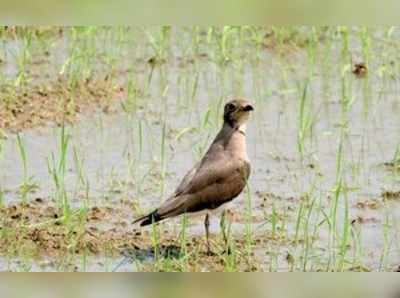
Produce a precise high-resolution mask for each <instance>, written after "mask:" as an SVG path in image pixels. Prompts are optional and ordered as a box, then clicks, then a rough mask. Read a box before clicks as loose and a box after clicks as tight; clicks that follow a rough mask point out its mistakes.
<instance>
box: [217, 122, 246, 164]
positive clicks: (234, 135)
mask: <svg viewBox="0 0 400 298" xmlns="http://www.w3.org/2000/svg"><path fill="white" fill-rule="evenodd" d="M219 139H220V140H221V141H222V142H223V147H224V149H225V150H228V151H231V152H232V153H233V154H234V155H237V156H242V155H243V157H245V156H246V157H247V148H246V124H245V123H242V124H240V125H234V126H231V125H230V124H228V123H224V126H223V127H222V129H221V132H220V134H219Z"/></svg>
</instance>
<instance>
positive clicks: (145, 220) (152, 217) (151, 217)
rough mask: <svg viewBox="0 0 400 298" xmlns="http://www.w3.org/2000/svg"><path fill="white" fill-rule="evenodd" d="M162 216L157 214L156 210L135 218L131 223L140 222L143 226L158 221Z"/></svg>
mask: <svg viewBox="0 0 400 298" xmlns="http://www.w3.org/2000/svg"><path fill="white" fill-rule="evenodd" d="M161 219H162V218H161V216H160V215H159V214H158V212H157V210H155V211H153V212H151V213H150V214H148V215H145V216H142V217H140V218H138V219H136V220H135V221H134V222H133V223H134V224H135V223H138V222H140V226H141V227H144V226H148V225H151V224H152V223H156V222H158V221H160V220H161Z"/></svg>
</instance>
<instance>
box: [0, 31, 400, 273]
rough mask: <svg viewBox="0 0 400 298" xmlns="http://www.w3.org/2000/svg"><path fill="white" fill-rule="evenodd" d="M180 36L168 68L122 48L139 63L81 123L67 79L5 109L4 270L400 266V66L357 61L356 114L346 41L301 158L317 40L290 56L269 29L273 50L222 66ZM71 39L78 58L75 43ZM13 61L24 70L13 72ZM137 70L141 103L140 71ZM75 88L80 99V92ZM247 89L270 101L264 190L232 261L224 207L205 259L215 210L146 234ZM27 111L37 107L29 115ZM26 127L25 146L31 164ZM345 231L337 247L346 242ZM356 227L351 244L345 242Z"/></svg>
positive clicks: (83, 108) (253, 203) (244, 215)
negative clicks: (147, 221) (186, 46)
mask: <svg viewBox="0 0 400 298" xmlns="http://www.w3.org/2000/svg"><path fill="white" fill-rule="evenodd" d="M178 31H179V30H178ZM181 33H182V32H181ZM186 33H187V32H186ZM186 33H185V34H186ZM175 34H176V35H174V37H173V38H172V42H171V43H172V44H173V46H171V49H170V54H169V55H167V57H165V58H163V59H156V58H153V52H152V51H151V50H150V49H151V47H150V46H149V45H148V43H146V42H143V44H146V46H144V45H135V47H133V48H132V49H130V50H131V51H133V52H129V51H128V50H126V51H127V52H124V51H122V50H121V52H120V53H119V54H115V53H112V55H114V56H113V57H117V58H118V59H117V60H118V61H120V62H119V63H121V61H123V62H125V64H129V63H132V65H133V66H132V67H131V68H132V69H130V70H129V68H130V67H128V66H125V67H122V66H121V65H119V64H117V65H119V67H120V68H118V67H117V66H116V68H118V69H120V70H119V71H118V75H116V76H115V79H114V81H113V83H112V84H110V85H108V83H105V82H104V81H101V80H98V78H96V79H93V80H92V83H90V82H88V84H86V85H83V86H80V87H79V88H78V89H75V90H74V93H73V94H74V96H75V101H74V102H73V107H72V108H71V110H72V113H71V115H69V116H70V118H68V117H69V116H68V117H66V114H65V113H66V111H69V110H68V109H65V106H64V107H63V106H62V105H61V106H58V107H57V108H54V106H57V105H58V104H59V99H60V98H63V96H62V95H60V94H63V93H62V92H61V91H59V90H60V89H62V88H64V87H65V86H67V83H66V82H63V81H59V82H58V83H57V84H59V85H57V86H59V87H54V86H55V85H53V83H51V82H52V80H50V81H49V80H46V79H44V80H43V81H41V84H42V85H43V86H47V87H46V88H48V89H47V91H46V92H45V94H47V95H46V96H43V95H41V93H39V90H37V89H35V88H33V87H32V88H33V89H32V90H30V91H29V90H26V91H24V92H26V94H27V96H25V95H24V93H21V92H19V91H18V92H16V94H19V95H18V96H17V98H18V99H17V100H15V101H14V103H13V104H14V106H12V105H11V106H7V107H6V106H4V104H5V103H4V102H1V104H0V115H1V116H2V117H0V123H1V128H2V129H3V130H0V147H1V151H0V199H1V204H2V207H1V209H0V213H1V220H0V224H1V225H0V234H1V237H0V253H1V255H2V258H1V260H0V266H1V269H3V270H12V271H17V270H33V271H57V270H63V271H83V270H91V271H113V270H115V271H136V270H145V271H146V270H149V271H152V270H189V271H222V270H240V271H267V270H277V271H287V270H310V271H326V270H335V269H336V270H346V271H378V270H381V271H396V270H398V268H399V265H400V247H399V245H398V244H399V243H400V241H399V240H400V239H399V236H400V235H399V220H400V208H399V207H400V184H399V183H400V180H399V177H400V168H399V167H398V163H397V162H396V161H395V159H394V157H395V153H396V148H397V146H398V143H399V137H398V136H399V133H400V118H399V117H398V114H399V108H400V107H399V105H398V81H397V80H398V78H397V74H395V75H396V79H388V78H387V77H385V76H381V75H378V69H380V68H381V67H382V65H383V64H385V63H386V64H387V65H390V63H389V62H390V61H389V60H392V59H393V57H391V58H390V59H389V58H387V57H386V56H385V57H386V58H385V59H386V60H385V59H384V57H381V56H376V57H374V59H372V58H371V60H370V63H369V64H368V68H367V67H366V64H364V63H363V61H358V62H357V63H354V65H353V64H350V65H349V67H348V68H347V69H348V72H347V74H346V76H345V79H346V84H347V85H346V86H347V87H346V88H347V89H346V90H351V92H350V95H349V98H351V100H350V101H351V103H350V104H349V105H348V106H346V108H343V101H342V97H341V96H342V89H341V88H342V87H343V82H342V81H341V79H340V74H341V73H342V71H343V70H342V69H340V68H339V67H338V66H337V65H338V64H340V63H339V62H338V61H339V59H340V53H341V52H340V50H341V48H340V46H339V45H336V46H334V47H333V48H332V49H331V52H329V55H328V54H326V53H325V54H324V51H323V50H321V52H322V53H321V54H320V56H318V58H319V60H318V61H324V62H321V65H319V66H318V68H317V70H316V72H315V74H314V77H313V80H312V81H311V82H310V85H309V87H308V90H307V96H308V97H307V100H306V103H305V113H306V114H309V115H310V119H311V126H310V127H311V128H310V129H309V130H307V131H305V132H304V140H303V142H302V145H303V154H300V152H299V151H300V150H299V148H300V143H301V142H299V140H300V138H301V137H302V136H303V134H302V133H300V129H299V127H302V125H303V124H301V121H300V110H301V109H300V98H301V96H302V95H303V92H304V89H303V87H302V86H303V85H302V84H300V86H301V87H299V82H304V81H305V73H307V71H308V69H309V68H308V66H309V64H308V63H309V59H308V57H307V51H306V49H305V48H304V47H305V46H306V45H304V44H301V45H297V46H295V45H292V44H291V43H289V45H288V44H285V45H284V46H280V47H279V46H277V45H276V44H275V41H271V40H269V39H268V38H269V37H268V36H269V35H268V34H266V37H265V38H266V40H265V44H264V45H263V46H262V47H257V48H256V47H254V48H253V47H244V48H243V50H241V51H239V52H238V53H234V54H232V55H231V56H230V59H231V60H229V59H227V60H226V61H225V60H224V62H223V63H222V64H221V62H220V59H219V56H218V55H216V54H215V51H216V50H215V48H213V47H211V46H210V48H209V49H208V48H206V47H205V48H201V53H200V54H199V53H197V54H191V55H186V56H185V55H184V54H183V52H184V51H183V50H179V49H180V48H179V47H178V44H179V41H178V38H177V36H179V34H178V32H176V33H175ZM182 34H183V33H182ZM183 36H185V35H184V34H183ZM59 38H60V40H61V41H60V43H62V46H60V48H61V49H64V50H65V43H66V41H65V39H64V38H63V37H59ZM56 40H58V39H56ZM323 42H324V41H323V40H321V44H322V45H323ZM139 44H141V43H139ZM271 45H274V46H271ZM350 45H351V46H350V55H351V56H352V57H356V58H355V59H354V60H357V59H359V60H360V58H359V57H362V55H361V45H360V41H359V40H358V39H357V38H353V39H352V40H351V43H350ZM102 46H104V45H102ZM214 46H215V47H216V48H217V46H216V45H214ZM396 46H397V45H396ZM393 47H394V46H393ZM126 48H129V47H128V46H126ZM102 49H103V48H102ZM124 49H125V48H124ZM282 49H283V50H282ZM58 50H60V49H58V48H57V47H55V48H53V50H52V51H53V52H54V53H57V51H58ZM391 50H393V53H394V52H395V47H394V48H393V49H392V48H388V49H386V51H388V52H387V53H392V52H391ZM52 51H50V54H49V55H50V57H53V55H56V56H57V55H58V56H57V57H58V58H57V59H56V58H54V61H55V62H52V63H53V64H56V65H62V61H63V60H62V58H60V57H59V56H61V57H63V56H65V55H66V53H64V54H62V55H60V54H54V53H53V52H52ZM282 51H284V54H282ZM171 53H173V54H171ZM119 55H120V56H119ZM326 57H329V58H326ZM60 59H61V61H59V60H60ZM324 59H325V60H324ZM387 59H389V60H387ZM2 60H3V61H5V59H2ZM50 61H53V60H50ZM127 61H130V62H129V63H128V62H127ZM52 63H50V64H49V63H48V64H46V65H47V66H46V67H49V65H50V66H51V65H52ZM4 64H5V63H4V62H3V66H2V67H3V68H4V67H6V68H7V69H8V76H12V74H13V71H12V69H13V68H12V67H11V66H4ZM6 64H11V63H6ZM386 64H385V65H386ZM0 67H1V66H0ZM96 67H98V68H101V66H96ZM50 68H51V67H50ZM55 68H56V67H55ZM10 69H11V70H10ZM56 69H57V68H56ZM102 76H104V73H102ZM133 76H134V77H135V84H134V85H135V88H134V90H135V91H134V92H133V94H134V96H133V99H132V98H131V96H132V92H131V93H130V92H128V90H131V91H132V82H131V81H129V79H128V78H131V77H133ZM91 84H93V85H91ZM106 86H107V87H106ZM109 86H113V87H112V88H111V87H110V88H109ZM65 88H66V89H65V90H68V89H67V87H65ZM50 89H51V90H56V91H54V92H55V93H54V94H53V93H51V92H52V91H49V90H50ZM57 90H58V91H57ZM76 90H78V91H76ZM40 92H43V91H42V90H41V91H40ZM92 92H93V94H92ZM65 94H67V95H68V96H66V97H69V96H70V94H71V90H69V91H68V92H66V93H65ZM49 95H51V96H49ZM231 95H241V96H246V97H248V98H250V99H251V100H252V101H253V102H254V105H255V112H254V114H253V117H252V119H251V121H250V123H249V125H248V127H247V133H246V134H247V141H248V153H249V156H250V159H251V161H252V174H251V178H250V181H249V188H248V189H247V190H246V191H245V192H244V194H242V195H241V196H240V197H238V198H237V199H236V200H234V201H233V202H232V203H231V204H230V205H229V206H228V209H229V216H228V218H229V222H230V223H231V225H230V228H231V230H230V239H231V240H230V241H231V246H232V251H231V254H227V253H224V251H225V249H226V248H225V247H224V242H223V239H222V235H221V233H220V227H219V221H218V216H217V215H218V214H216V216H213V217H212V221H211V231H212V237H211V240H212V247H213V251H214V252H215V253H216V254H215V255H214V256H207V255H206V254H205V251H206V245H205V239H204V227H203V218H201V217H197V218H188V222H187V223H186V224H185V223H184V221H183V219H182V218H177V219H173V220H170V221H166V222H164V223H161V224H160V225H159V226H157V227H156V228H155V229H153V228H152V227H147V228H143V229H141V228H140V227H138V226H136V225H133V224H132V222H133V220H134V219H135V218H137V217H138V216H140V215H142V214H143V213H145V212H148V211H151V210H152V209H153V208H155V207H156V206H157V205H158V204H160V203H161V202H162V201H163V200H165V199H166V198H167V197H168V194H170V193H171V192H172V191H173V190H174V188H175V187H176V185H177V184H178V182H179V181H180V178H181V177H182V176H183V174H184V173H185V172H186V171H187V170H189V169H190V168H191V166H192V165H193V164H194V163H195V162H196V161H197V160H198V159H199V158H200V157H201V155H202V153H203V152H204V150H205V149H206V148H207V146H208V144H210V142H211V141H212V138H213V136H214V135H215V134H216V133H217V131H218V129H219V126H220V124H221V111H222V110H221V109H222V105H223V102H224V100H225V98H228V97H229V96H231ZM24 97H27V98H28V99H29V100H25V101H24V99H23V98H24ZM43 98H51V99H49V100H47V99H43ZM36 101H37V106H36ZM11 102H12V101H11ZM61 102H62V103H66V101H65V100H64V99H62V100H61ZM67 102H68V101H67ZM15 105H16V106H15ZM32 105H33V106H34V107H35V108H34V109H29V106H32ZM16 107H17V109H19V110H21V111H22V112H21V113H13V112H12V109H15V108H16ZM97 107H100V108H97ZM104 107H106V108H104ZM27 110H29V111H30V112H27ZM109 111H112V113H110V112H109ZM43 115H45V116H43ZM63 119H65V120H68V121H67V122H68V124H67V125H66V127H65V131H64V132H65V134H66V135H67V136H68V146H67V153H66V169H65V172H63V173H62V177H63V178H62V187H63V190H65V194H66V197H67V200H68V208H69V210H65V209H64V210H63V209H62V208H61V203H60V181H59V180H58V182H56V180H55V176H54V173H55V172H57V169H59V167H58V165H59V161H60V160H61V146H60V142H61V141H60V138H61V128H59V127H57V126H54V125H52V123H63ZM28 120H29V121H28ZM343 127H345V129H343ZM14 131H20V137H21V139H22V140H23V144H24V147H25V151H26V156H27V163H26V165H27V169H26V171H24V167H23V162H22V159H21V153H20V149H19V147H18V141H17V137H16V135H15V134H14ZM340 140H342V141H340ZM53 163H54V164H55V167H52V164H53ZM24 173H25V174H24ZM57 173H58V174H60V173H59V172H57ZM338 173H341V175H338ZM24 177H25V179H24ZM338 177H339V178H340V181H338V179H339V178H338ZM339 182H340V183H339ZM57 183H58V184H57ZM338 187H340V192H338ZM338 193H339V195H338V197H337V194H338ZM336 201H337V202H338V203H337V208H336V210H337V211H336V212H337V216H336V217H335V218H336V223H332V218H333V217H331V213H332V212H333V211H332V210H334V206H335V202H336ZM66 214H67V215H68V216H67V217H66ZM334 224H335V225H336V232H335V233H336V234H337V235H338V237H337V239H336V241H337V243H332V232H331V229H332V225H334ZM346 225H348V226H350V228H349V229H348V235H347V237H348V239H349V240H348V241H347V242H346V244H345V247H341V244H340V239H343V237H345V232H343V231H344V227H345V226H346ZM182 231H184V232H182ZM339 251H342V252H343V251H344V252H345V256H344V259H345V261H344V262H341V266H340V267H339V268H338V267H336V265H335V264H337V263H339V261H340V259H341V254H340V252H339Z"/></svg>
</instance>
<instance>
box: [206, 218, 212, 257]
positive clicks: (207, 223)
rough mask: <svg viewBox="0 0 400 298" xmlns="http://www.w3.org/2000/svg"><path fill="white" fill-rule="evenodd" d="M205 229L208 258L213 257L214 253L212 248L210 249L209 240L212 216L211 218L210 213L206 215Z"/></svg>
mask: <svg viewBox="0 0 400 298" xmlns="http://www.w3.org/2000/svg"><path fill="white" fill-rule="evenodd" d="M204 227H205V228H206V240H207V255H208V256H212V255H213V253H212V251H211V248H210V240H209V236H210V233H209V227H210V216H209V214H208V213H207V214H206V218H205V220H204Z"/></svg>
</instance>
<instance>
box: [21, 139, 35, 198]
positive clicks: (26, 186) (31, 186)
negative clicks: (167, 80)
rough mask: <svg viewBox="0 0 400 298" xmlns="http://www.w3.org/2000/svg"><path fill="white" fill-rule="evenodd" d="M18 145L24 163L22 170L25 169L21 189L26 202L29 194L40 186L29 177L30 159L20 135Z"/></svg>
mask: <svg viewBox="0 0 400 298" xmlns="http://www.w3.org/2000/svg"><path fill="white" fill-rule="evenodd" d="M17 145H18V150H19V153H20V157H21V161H22V169H23V182H22V185H21V187H20V193H21V195H22V200H23V201H24V202H25V201H26V198H27V194H28V193H29V192H32V191H34V190H35V189H36V188H37V187H38V186H37V185H36V184H35V183H33V181H32V177H29V176H28V159H27V154H26V149H25V148H26V145H25V142H24V140H23V139H22V138H21V136H20V134H19V133H18V134H17Z"/></svg>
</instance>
